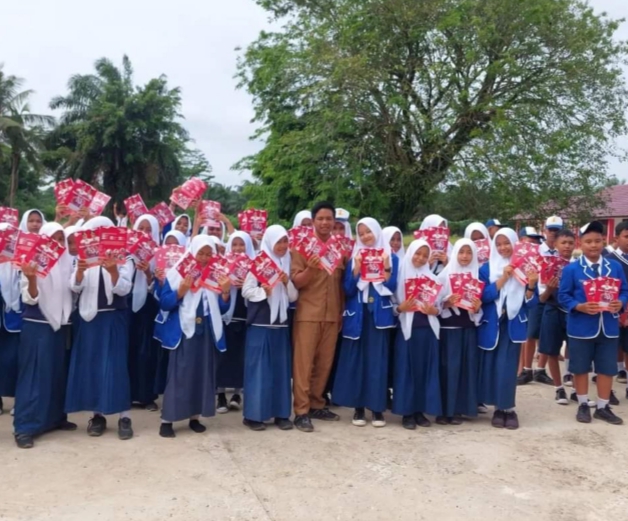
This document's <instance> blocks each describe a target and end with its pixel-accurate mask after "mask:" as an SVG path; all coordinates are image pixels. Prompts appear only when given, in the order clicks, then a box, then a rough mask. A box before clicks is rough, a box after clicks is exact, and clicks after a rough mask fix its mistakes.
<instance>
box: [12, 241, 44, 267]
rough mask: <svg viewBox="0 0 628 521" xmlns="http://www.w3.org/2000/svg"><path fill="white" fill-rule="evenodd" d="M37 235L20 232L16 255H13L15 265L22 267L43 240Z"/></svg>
mask: <svg viewBox="0 0 628 521" xmlns="http://www.w3.org/2000/svg"><path fill="white" fill-rule="evenodd" d="M42 237H43V236H42V235H39V234H37V233H26V232H19V233H18V235H17V241H16V243H15V253H14V255H13V265H14V266H17V267H20V266H21V265H22V263H23V262H25V260H26V257H27V256H28V254H29V253H30V252H31V250H32V249H33V248H35V246H36V245H37V243H38V242H39V241H40V239H41V238H42Z"/></svg>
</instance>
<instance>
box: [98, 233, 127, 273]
mask: <svg viewBox="0 0 628 521" xmlns="http://www.w3.org/2000/svg"><path fill="white" fill-rule="evenodd" d="M97 233H98V236H99V237H100V244H99V250H100V251H99V258H100V260H106V259H107V258H113V259H115V261H116V264H124V263H125V262H126V257H127V253H126V237H127V229H126V228H119V227H117V226H108V227H105V228H98V231H97Z"/></svg>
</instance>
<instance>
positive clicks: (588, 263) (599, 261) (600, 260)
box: [583, 255, 602, 268]
mask: <svg viewBox="0 0 628 521" xmlns="http://www.w3.org/2000/svg"><path fill="white" fill-rule="evenodd" d="M583 257H584V262H586V264H587V266H588V267H589V268H592V267H593V265H594V264H597V265H598V266H600V267H601V266H602V257H600V258H599V259H598V260H597V261H596V262H593V261H590V260H589V259H587V257H586V256H584V255H583Z"/></svg>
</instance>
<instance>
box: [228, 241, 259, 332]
mask: <svg viewBox="0 0 628 521" xmlns="http://www.w3.org/2000/svg"><path fill="white" fill-rule="evenodd" d="M234 239H242V241H243V242H244V248H245V251H244V253H245V254H246V255H247V256H248V258H249V259H254V258H255V248H254V247H253V240H252V239H251V236H250V235H249V234H248V233H246V232H241V231H237V232H234V233H233V234H232V235H231V236H230V237H229V242H228V243H227V250H226V251H227V253H232V248H233V240H234ZM237 298H238V289H237V288H234V287H233V286H231V305H230V306H229V310H228V311H227V312H226V313H225V314H224V315H223V316H222V319H223V320H224V321H225V324H230V323H231V320H232V319H233V312H234V311H235V305H236V299H237ZM245 303H246V301H245Z"/></svg>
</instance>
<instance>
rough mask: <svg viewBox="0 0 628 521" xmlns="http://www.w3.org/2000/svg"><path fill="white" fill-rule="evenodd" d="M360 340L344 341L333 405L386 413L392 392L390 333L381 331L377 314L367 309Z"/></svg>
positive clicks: (335, 382) (339, 356)
mask: <svg viewBox="0 0 628 521" xmlns="http://www.w3.org/2000/svg"><path fill="white" fill-rule="evenodd" d="M362 316H363V323H362V333H361V335H360V338H359V339H358V340H351V339H349V338H343V339H342V347H341V348H340V354H339V355H338V367H337V369H336V377H335V379H334V388H333V391H332V396H333V402H334V403H335V404H338V405H341V406H343V407H353V408H359V407H365V408H367V409H370V410H371V411H373V412H384V411H385V410H386V395H387V390H388V342H389V340H390V331H389V330H388V329H377V328H376V327H375V321H374V319H373V314H372V313H370V312H369V311H368V308H367V306H366V305H365V306H364V310H363V314H362Z"/></svg>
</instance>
